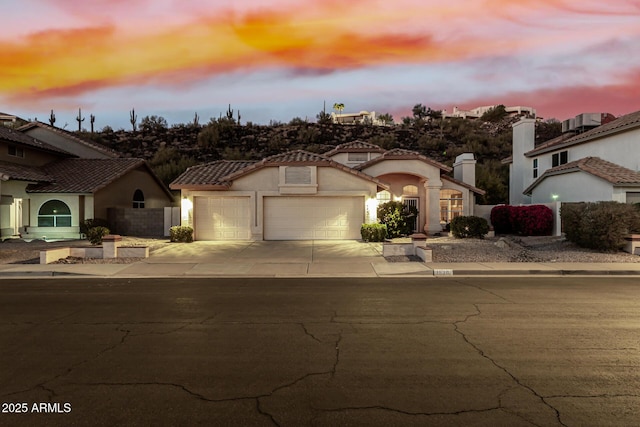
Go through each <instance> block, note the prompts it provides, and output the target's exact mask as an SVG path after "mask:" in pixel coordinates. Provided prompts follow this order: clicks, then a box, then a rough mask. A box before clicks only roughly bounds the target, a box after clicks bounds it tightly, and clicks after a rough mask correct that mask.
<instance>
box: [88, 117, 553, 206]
mask: <svg viewBox="0 0 640 427" xmlns="http://www.w3.org/2000/svg"><path fill="white" fill-rule="evenodd" d="M517 120H518V119H517V118H502V119H499V120H495V121H492V122H490V121H482V120H462V119H434V120H429V121H425V120H420V119H417V120H412V121H411V122H408V121H407V122H405V123H404V124H402V125H396V126H388V127H382V126H371V125H336V124H330V123H328V124H317V123H307V122H304V121H302V120H299V119H294V120H293V121H292V122H290V123H289V124H272V125H269V126H263V125H253V124H251V123H247V124H244V125H238V124H237V123H236V122H235V121H234V120H233V119H227V118H222V119H218V120H214V119H212V120H211V121H210V122H209V123H208V124H206V125H198V124H197V123H196V124H194V123H191V124H181V125H176V126H172V127H168V126H167V125H166V121H165V120H164V119H163V118H162V117H155V116H154V117H151V118H149V117H146V118H145V119H143V123H142V124H141V126H140V129H139V130H136V131H125V130H118V131H113V130H111V129H109V128H106V129H103V131H102V132H96V133H89V132H82V135H81V136H82V137H84V138H87V139H91V140H93V141H95V142H99V143H102V144H104V145H106V146H108V147H111V148H113V149H115V150H117V151H119V152H121V153H123V154H124V155H125V156H130V157H139V158H144V159H146V160H148V161H149V162H150V163H151V166H152V167H153V168H154V170H155V171H156V173H157V174H158V175H159V176H160V178H161V179H162V180H163V181H165V182H166V183H167V184H168V183H169V182H171V181H172V180H173V179H174V178H175V177H177V176H178V175H179V174H180V173H182V171H184V170H185V169H186V168H187V167H188V166H191V165H193V164H198V163H204V162H209V161H213V160H218V159H256V160H258V159H262V158H263V157H266V156H269V155H273V154H278V153H281V152H283V151H288V150H296V149H304V150H308V151H312V152H316V153H323V152H326V151H329V150H330V149H331V148H333V147H335V146H336V145H338V144H342V143H345V142H349V141H353V140H363V141H367V142H370V143H372V144H376V145H379V146H381V147H383V148H386V149H391V148H405V149H409V150H414V151H418V152H420V153H422V154H424V155H426V156H428V157H430V158H432V159H434V160H437V161H439V162H442V163H444V164H447V165H452V164H453V161H454V159H455V157H456V156H457V155H459V154H460V153H463V152H472V153H474V155H475V156H476V159H477V160H478V167H477V171H476V185H477V186H478V187H480V188H482V189H484V190H487V195H486V196H485V197H484V199H483V200H480V202H481V203H488V204H496V203H506V202H507V199H508V167H507V166H505V165H502V164H501V162H500V160H502V159H503V158H505V157H508V156H509V155H511V124H512V123H514V122H515V121H517ZM559 131H560V129H559V123H555V122H553V123H539V126H538V135H539V136H540V138H541V140H543V141H544V140H547V139H550V138H552V137H554V136H557V135H558V134H559Z"/></svg>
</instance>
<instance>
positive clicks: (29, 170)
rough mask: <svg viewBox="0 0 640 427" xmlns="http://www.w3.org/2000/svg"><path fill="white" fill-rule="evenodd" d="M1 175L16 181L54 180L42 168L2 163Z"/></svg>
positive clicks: (0, 166)
mask: <svg viewBox="0 0 640 427" xmlns="http://www.w3.org/2000/svg"><path fill="white" fill-rule="evenodd" d="M0 175H4V176H6V177H7V178H8V179H11V180H16V181H32V182H49V181H51V180H52V178H51V177H50V176H49V175H47V174H46V173H44V172H43V171H42V169H41V168H36V167H33V166H24V165H18V164H15V163H9V162H1V161H0Z"/></svg>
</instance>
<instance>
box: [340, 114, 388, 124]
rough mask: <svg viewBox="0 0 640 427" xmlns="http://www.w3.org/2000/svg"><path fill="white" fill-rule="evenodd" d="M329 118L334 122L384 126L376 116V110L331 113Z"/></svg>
mask: <svg viewBox="0 0 640 427" xmlns="http://www.w3.org/2000/svg"><path fill="white" fill-rule="evenodd" d="M331 120H333V123H336V124H345V125H355V124H370V125H375V126H385V124H386V123H385V122H383V121H382V120H380V119H378V118H377V117H376V112H375V111H372V112H368V111H360V112H359V113H331Z"/></svg>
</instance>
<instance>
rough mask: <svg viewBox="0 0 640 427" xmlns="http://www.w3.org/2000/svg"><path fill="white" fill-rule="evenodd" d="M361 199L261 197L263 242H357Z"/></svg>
mask: <svg viewBox="0 0 640 427" xmlns="http://www.w3.org/2000/svg"><path fill="white" fill-rule="evenodd" d="M363 221H364V198H363V197H265V198H264V239H265V240H307V239H335V240H337V239H359V238H360V227H361V225H362V222H363Z"/></svg>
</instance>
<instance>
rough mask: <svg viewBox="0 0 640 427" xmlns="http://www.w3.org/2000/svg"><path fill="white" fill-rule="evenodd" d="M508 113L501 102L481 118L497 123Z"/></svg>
mask: <svg viewBox="0 0 640 427" xmlns="http://www.w3.org/2000/svg"><path fill="white" fill-rule="evenodd" d="M506 115H507V110H506V107H505V106H504V105H502V104H500V105H496V106H495V107H493V108H490V109H489V110H488V111H487V112H486V113H484V114H483V115H482V116H481V117H480V120H482V121H483V122H493V123H495V122H499V121H500V120H502V119H504V118H505V116H506Z"/></svg>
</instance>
